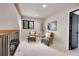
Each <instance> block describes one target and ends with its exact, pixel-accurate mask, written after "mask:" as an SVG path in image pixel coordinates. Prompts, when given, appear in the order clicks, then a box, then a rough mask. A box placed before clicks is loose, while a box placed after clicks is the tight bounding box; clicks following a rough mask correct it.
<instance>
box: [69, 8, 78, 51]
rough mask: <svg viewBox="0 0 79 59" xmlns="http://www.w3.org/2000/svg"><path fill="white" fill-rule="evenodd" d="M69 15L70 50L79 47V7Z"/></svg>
mask: <svg viewBox="0 0 79 59" xmlns="http://www.w3.org/2000/svg"><path fill="white" fill-rule="evenodd" d="M69 15H70V20H69V50H73V49H76V48H78V47H79V42H78V41H79V9H78V10H75V11H72V12H70V14H69Z"/></svg>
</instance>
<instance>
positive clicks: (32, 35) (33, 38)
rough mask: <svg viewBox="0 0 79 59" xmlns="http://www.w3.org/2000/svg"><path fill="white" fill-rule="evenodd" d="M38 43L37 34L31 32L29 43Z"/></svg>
mask: <svg viewBox="0 0 79 59" xmlns="http://www.w3.org/2000/svg"><path fill="white" fill-rule="evenodd" d="M31 41H36V32H30V35H29V36H28V42H31Z"/></svg>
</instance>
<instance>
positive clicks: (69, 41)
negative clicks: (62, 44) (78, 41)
mask: <svg viewBox="0 0 79 59" xmlns="http://www.w3.org/2000/svg"><path fill="white" fill-rule="evenodd" d="M78 10H79V9H76V10H73V11H71V12H69V50H72V49H71V48H70V41H71V39H70V21H71V20H70V19H71V17H70V15H71V13H73V12H75V11H78ZM77 29H78V28H77Z"/></svg>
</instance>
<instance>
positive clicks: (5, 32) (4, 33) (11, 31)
mask: <svg viewBox="0 0 79 59" xmlns="http://www.w3.org/2000/svg"><path fill="white" fill-rule="evenodd" d="M17 31H18V30H0V35H7V34H10V33H13V32H17Z"/></svg>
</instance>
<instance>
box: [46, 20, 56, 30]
mask: <svg viewBox="0 0 79 59" xmlns="http://www.w3.org/2000/svg"><path fill="white" fill-rule="evenodd" d="M47 29H48V30H49V31H56V30H57V21H51V22H49V23H48V25H47Z"/></svg>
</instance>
